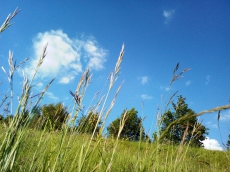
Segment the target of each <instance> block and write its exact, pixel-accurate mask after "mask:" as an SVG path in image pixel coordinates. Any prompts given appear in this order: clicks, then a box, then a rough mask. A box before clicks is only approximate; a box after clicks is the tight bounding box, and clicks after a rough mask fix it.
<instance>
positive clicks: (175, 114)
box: [160, 96, 208, 147]
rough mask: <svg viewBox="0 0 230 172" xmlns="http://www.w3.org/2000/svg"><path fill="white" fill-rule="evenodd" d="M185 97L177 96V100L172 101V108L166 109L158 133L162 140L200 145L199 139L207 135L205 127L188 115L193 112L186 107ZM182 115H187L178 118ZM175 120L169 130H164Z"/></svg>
mask: <svg viewBox="0 0 230 172" xmlns="http://www.w3.org/2000/svg"><path fill="white" fill-rule="evenodd" d="M185 100H186V99H185V98H183V97H182V96H178V102H177V103H176V104H175V103H172V109H173V111H171V110H168V111H167V112H166V113H165V114H164V115H163V119H162V127H161V130H160V134H162V135H163V136H162V137H163V138H162V139H161V140H162V141H164V142H168V143H174V144H179V143H181V142H183V143H188V142H189V143H190V145H192V146H197V147H202V146H203V143H202V142H201V141H203V140H205V138H206V137H205V135H207V134H208V133H207V130H208V129H207V128H206V127H205V126H204V125H202V124H201V123H200V122H198V120H197V118H196V117H189V116H191V115H193V114H195V112H194V111H193V110H192V109H190V108H188V105H187V104H186V103H185ZM184 115H189V116H188V118H186V119H184V120H180V118H181V117H183V116H184ZM175 121H177V122H176V123H175V124H174V125H172V126H171V127H170V128H169V130H166V129H167V128H168V126H169V125H170V124H171V123H172V122H175Z"/></svg>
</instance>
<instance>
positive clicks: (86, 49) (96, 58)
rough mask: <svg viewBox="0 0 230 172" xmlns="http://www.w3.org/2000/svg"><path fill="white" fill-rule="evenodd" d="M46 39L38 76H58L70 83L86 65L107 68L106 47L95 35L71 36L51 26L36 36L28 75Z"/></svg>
mask: <svg viewBox="0 0 230 172" xmlns="http://www.w3.org/2000/svg"><path fill="white" fill-rule="evenodd" d="M47 43H48V47H47V55H46V57H45V59H44V62H43V64H42V65H41V67H40V69H39V72H38V75H37V78H36V79H44V78H53V77H56V78H58V79H59V81H58V82H59V83H62V84H68V83H69V82H71V81H72V80H74V78H75V77H76V76H77V75H78V74H79V73H81V72H82V71H83V70H84V68H87V67H90V68H91V69H93V70H101V69H103V68H104V63H105V62H106V52H107V51H106V50H104V49H103V48H101V47H99V46H98V43H97V41H96V40H95V39H94V38H87V39H85V38H81V39H77V38H74V39H70V38H69V37H68V35H67V34H66V33H64V32H63V31H62V30H51V31H48V32H44V33H38V34H37V36H36V37H35V39H34V40H33V51H34V57H33V59H32V61H30V63H29V64H28V65H27V66H26V67H25V68H24V69H23V70H24V71H25V73H26V74H27V75H28V77H29V78H31V77H32V75H33V71H34V69H35V67H36V65H37V63H38V60H39V57H40V55H41V52H42V49H43V47H44V46H45V45H46V44H47ZM83 64H85V65H84V66H83Z"/></svg>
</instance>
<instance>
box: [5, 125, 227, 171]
mask: <svg viewBox="0 0 230 172" xmlns="http://www.w3.org/2000/svg"><path fill="white" fill-rule="evenodd" d="M25 130H26V131H25V134H24V136H23V138H22V139H21V141H20V142H21V143H20V148H19V150H18V152H17V157H16V159H15V161H14V165H13V167H12V169H11V170H10V171H229V170H230V164H229V159H228V157H229V156H230V152H229V151H228V152H223V151H211V150H205V149H202V148H191V147H189V146H186V145H184V146H183V147H181V148H180V149H179V147H178V146H173V145H159V144H157V143H148V142H141V143H140V142H130V141H125V140H119V141H118V143H117V141H116V139H112V138H110V139H103V138H95V139H93V141H92V143H91V144H90V147H89V151H88V153H87V154H86V152H87V146H88V143H89V141H90V135H84V134H81V135H76V134H66V135H65V139H64V140H63V132H61V131H56V132H43V131H38V130H32V129H25ZM4 132H6V128H4V127H3V126H2V128H1V133H2V134H1V141H2V140H3V139H4V136H5V134H4ZM112 157H113V160H112V161H111V158H112ZM81 166H82V167H81ZM80 167H81V169H80Z"/></svg>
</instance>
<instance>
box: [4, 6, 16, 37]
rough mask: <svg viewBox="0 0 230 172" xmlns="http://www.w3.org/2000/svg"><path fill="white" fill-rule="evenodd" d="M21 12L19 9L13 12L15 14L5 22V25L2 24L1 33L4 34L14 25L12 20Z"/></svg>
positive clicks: (9, 16)
mask: <svg viewBox="0 0 230 172" xmlns="http://www.w3.org/2000/svg"><path fill="white" fill-rule="evenodd" d="M19 12H20V10H18V8H16V9H15V10H14V12H13V14H12V15H11V14H9V15H8V16H7V18H6V20H5V21H4V23H3V24H2V26H1V27H0V33H2V32H3V31H5V30H6V29H7V28H8V27H10V26H11V25H12V23H10V22H11V20H12V19H13V18H14V17H15V16H16V15H17V14H18V13H19Z"/></svg>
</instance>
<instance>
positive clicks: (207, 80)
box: [205, 75, 211, 85]
mask: <svg viewBox="0 0 230 172" xmlns="http://www.w3.org/2000/svg"><path fill="white" fill-rule="evenodd" d="M210 79H211V76H210V75H207V77H206V82H205V85H208V84H209V82H210Z"/></svg>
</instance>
